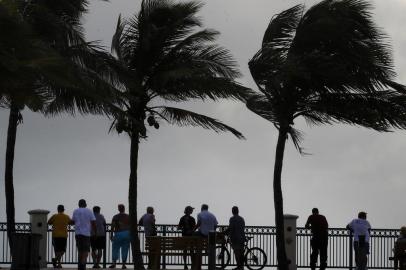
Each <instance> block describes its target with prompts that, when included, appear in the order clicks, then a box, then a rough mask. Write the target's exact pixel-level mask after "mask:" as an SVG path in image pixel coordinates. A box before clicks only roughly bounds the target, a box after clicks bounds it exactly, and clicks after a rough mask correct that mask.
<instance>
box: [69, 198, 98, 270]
mask: <svg viewBox="0 0 406 270" xmlns="http://www.w3.org/2000/svg"><path fill="white" fill-rule="evenodd" d="M86 206H87V205H86V201H85V200H84V199H80V200H79V208H77V209H75V211H73V215H72V222H73V223H74V224H75V239H76V247H77V249H78V269H79V270H84V269H86V261H87V256H88V255H89V251H90V235H91V231H92V229H93V230H96V217H95V216H94V214H93V212H92V211H91V210H90V209H88V208H86Z"/></svg>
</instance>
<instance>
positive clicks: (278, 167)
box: [273, 127, 289, 270]
mask: <svg viewBox="0 0 406 270" xmlns="http://www.w3.org/2000/svg"><path fill="white" fill-rule="evenodd" d="M286 136H287V128H284V127H280V129H279V136H278V143H277V145H276V154H275V167H274V174H273V194H274V207H275V224H276V253H277V259H278V269H279V270H288V269H289V264H288V260H287V257H286V249H285V232H284V219H283V197H282V185H281V176H282V166H283V154H284V151H285V144H286Z"/></svg>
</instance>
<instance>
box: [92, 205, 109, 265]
mask: <svg viewBox="0 0 406 270" xmlns="http://www.w3.org/2000/svg"><path fill="white" fill-rule="evenodd" d="M93 214H94V216H95V218H96V231H94V230H92V236H91V237H90V246H91V247H92V258H93V268H101V267H100V261H101V258H102V256H103V250H105V249H106V220H105V219H104V216H103V215H102V214H100V207H99V206H95V207H93Z"/></svg>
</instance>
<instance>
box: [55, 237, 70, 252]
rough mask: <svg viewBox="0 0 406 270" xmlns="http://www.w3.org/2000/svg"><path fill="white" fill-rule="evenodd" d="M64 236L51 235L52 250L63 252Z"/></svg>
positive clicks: (64, 247) (64, 245) (64, 248)
mask: <svg viewBox="0 0 406 270" xmlns="http://www.w3.org/2000/svg"><path fill="white" fill-rule="evenodd" d="M66 240H67V238H65V237H53V238H52V245H53V246H54V251H55V253H56V252H65V251H66V242H67V241H66Z"/></svg>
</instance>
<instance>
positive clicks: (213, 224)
mask: <svg viewBox="0 0 406 270" xmlns="http://www.w3.org/2000/svg"><path fill="white" fill-rule="evenodd" d="M217 224H218V222H217V219H216V216H215V215H213V214H212V213H210V212H209V206H208V205H207V204H202V207H201V212H200V213H199V214H198V215H197V224H196V226H195V228H194V230H198V232H197V234H198V235H200V236H202V237H208V236H209V232H210V231H215V230H216V228H217Z"/></svg>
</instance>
